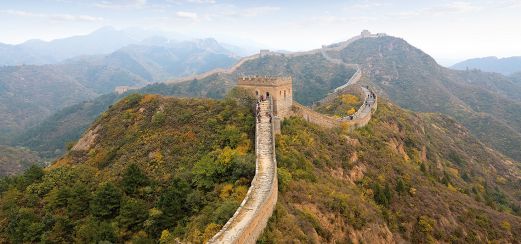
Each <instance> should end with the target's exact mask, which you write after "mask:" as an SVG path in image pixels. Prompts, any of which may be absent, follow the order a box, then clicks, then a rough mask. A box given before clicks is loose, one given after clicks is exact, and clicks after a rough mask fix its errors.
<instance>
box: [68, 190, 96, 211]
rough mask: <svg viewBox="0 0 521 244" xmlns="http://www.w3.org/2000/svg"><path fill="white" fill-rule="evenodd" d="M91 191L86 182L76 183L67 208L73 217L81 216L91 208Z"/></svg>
mask: <svg viewBox="0 0 521 244" xmlns="http://www.w3.org/2000/svg"><path fill="white" fill-rule="evenodd" d="M90 201H91V192H90V190H89V188H88V187H87V185H86V184H85V183H81V182H79V183H76V184H75V185H74V186H73V187H72V190H71V193H70V196H69V198H68V199H67V210H68V211H69V214H70V215H71V216H73V217H81V216H84V215H85V214H86V213H87V210H89V202H90Z"/></svg>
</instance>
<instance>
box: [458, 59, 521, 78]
mask: <svg viewBox="0 0 521 244" xmlns="http://www.w3.org/2000/svg"><path fill="white" fill-rule="evenodd" d="M451 68H453V69H459V70H466V69H479V70H482V71H486V72H496V73H500V74H503V75H510V74H512V73H515V72H521V56H519V57H508V58H497V57H485V58H473V59H468V60H465V61H462V62H459V63H457V64H454V65H452V66H451Z"/></svg>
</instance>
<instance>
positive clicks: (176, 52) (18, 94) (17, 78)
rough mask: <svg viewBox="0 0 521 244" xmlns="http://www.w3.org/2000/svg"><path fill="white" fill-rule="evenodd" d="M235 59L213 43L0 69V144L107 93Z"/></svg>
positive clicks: (133, 47)
mask: <svg viewBox="0 0 521 244" xmlns="http://www.w3.org/2000/svg"><path fill="white" fill-rule="evenodd" d="M236 60H237V57H236V56H235V55H233V54H232V53H231V52H230V51H228V50H226V49H224V48H223V47H221V46H220V45H219V43H218V42H217V41H215V40H213V39H203V40H196V41H192V42H191V41H186V42H168V43H167V44H165V45H162V46H159V45H158V46H143V45H131V46H127V47H124V48H121V49H119V50H117V51H115V52H113V53H111V54H108V55H103V56H84V57H77V58H73V59H70V60H67V61H64V62H62V63H60V64H52V65H41V66H40V65H22V66H6V67H0V101H2V103H1V104H0V117H1V118H2V119H3V121H5V123H4V124H2V126H1V127H0V141H3V140H6V139H7V138H8V137H11V136H12V135H14V134H16V133H18V132H20V131H22V130H24V129H26V128H28V127H30V126H34V125H35V124H37V123H38V121H40V120H41V119H42V118H45V117H47V116H50V115H51V114H52V113H54V112H56V111H58V110H59V109H61V108H64V107H67V106H70V105H73V104H77V103H79V102H81V101H85V100H88V99H92V98H95V97H97V96H99V95H102V94H106V93H110V92H112V91H114V88H115V87H118V86H145V85H147V84H150V83H153V82H158V81H162V80H166V79H170V78H173V77H178V76H182V75H189V74H193V73H199V72H204V71H207V70H210V69H214V68H218V67H227V66H229V65H231V64H233V63H234V62H235V61H236Z"/></svg>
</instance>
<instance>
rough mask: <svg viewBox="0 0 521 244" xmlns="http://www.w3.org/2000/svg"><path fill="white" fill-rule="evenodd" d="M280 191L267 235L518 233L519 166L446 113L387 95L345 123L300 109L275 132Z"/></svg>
mask: <svg viewBox="0 0 521 244" xmlns="http://www.w3.org/2000/svg"><path fill="white" fill-rule="evenodd" d="M276 149H277V163H278V176H279V190H280V193H279V200H278V204H277V208H276V211H275V213H274V215H273V217H272V218H271V219H270V222H269V224H268V228H267V229H266V231H265V233H264V235H263V237H262V238H261V241H260V242H261V243H285V242H295V241H297V240H298V241H300V242H303V243H351V242H357V241H358V242H360V243H389V242H391V241H395V242H403V241H406V242H410V243H434V242H452V243H487V242H496V241H497V242H500V243H502V242H505V243H512V242H515V241H516V240H519V239H520V238H521V217H520V216H521V208H520V206H521V205H520V204H521V202H520V201H519V199H520V196H521V191H520V189H521V188H520V187H521V185H520V184H521V181H520V180H519V179H520V177H521V169H520V165H519V163H514V162H511V161H509V160H508V159H506V158H504V157H503V156H501V154H499V153H497V152H494V151H493V150H490V149H488V148H486V147H484V146H483V145H482V144H481V143H480V142H479V141H477V140H476V139H475V138H474V137H473V136H471V134H470V133H469V131H468V130H467V129H465V128H464V127H463V126H462V125H460V124H458V123H457V122H455V121H454V120H452V119H450V118H448V117H446V116H442V115H440V114H414V113H412V112H405V111H404V110H402V109H400V108H398V107H397V106H395V105H392V104H390V103H387V102H383V101H380V103H379V104H378V111H377V112H376V114H375V115H374V117H373V118H372V120H371V122H370V123H369V125H368V126H367V127H365V128H362V129H357V130H355V131H354V132H353V133H346V132H344V131H342V130H341V129H337V130H326V129H323V128H320V127H317V126H314V125H311V124H309V123H307V122H305V121H303V120H302V119H300V118H292V119H289V120H287V121H284V123H283V126H282V134H281V135H280V136H278V137H277V143H276Z"/></svg>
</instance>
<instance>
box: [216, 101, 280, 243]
mask: <svg viewBox="0 0 521 244" xmlns="http://www.w3.org/2000/svg"><path fill="white" fill-rule="evenodd" d="M271 111H272V103H271V102H270V100H266V101H263V102H261V103H260V114H261V118H260V122H258V123H257V125H256V129H255V151H256V155H257V160H256V169H255V177H254V178H253V181H252V182H251V187H250V189H249V190H248V193H247V194H246V197H245V198H244V200H243V201H242V203H241V206H240V207H239V208H238V209H237V211H236V212H235V214H234V215H233V217H232V218H230V219H229V220H228V222H227V223H226V224H225V225H224V227H223V228H222V229H221V230H220V231H219V232H218V233H217V234H216V235H215V236H214V237H213V238H212V239H210V241H209V242H208V243H226V244H228V243H240V244H242V243H255V241H256V240H257V239H258V238H259V236H260V235H261V234H262V231H263V230H264V228H265V227H266V225H267V223H268V219H269V218H270V217H271V214H272V213H273V209H274V208H275V204H276V203H277V195H278V183H277V162H276V159H275V135H274V131H273V123H271V122H272V121H270V119H269V117H268V116H266V113H271Z"/></svg>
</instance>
